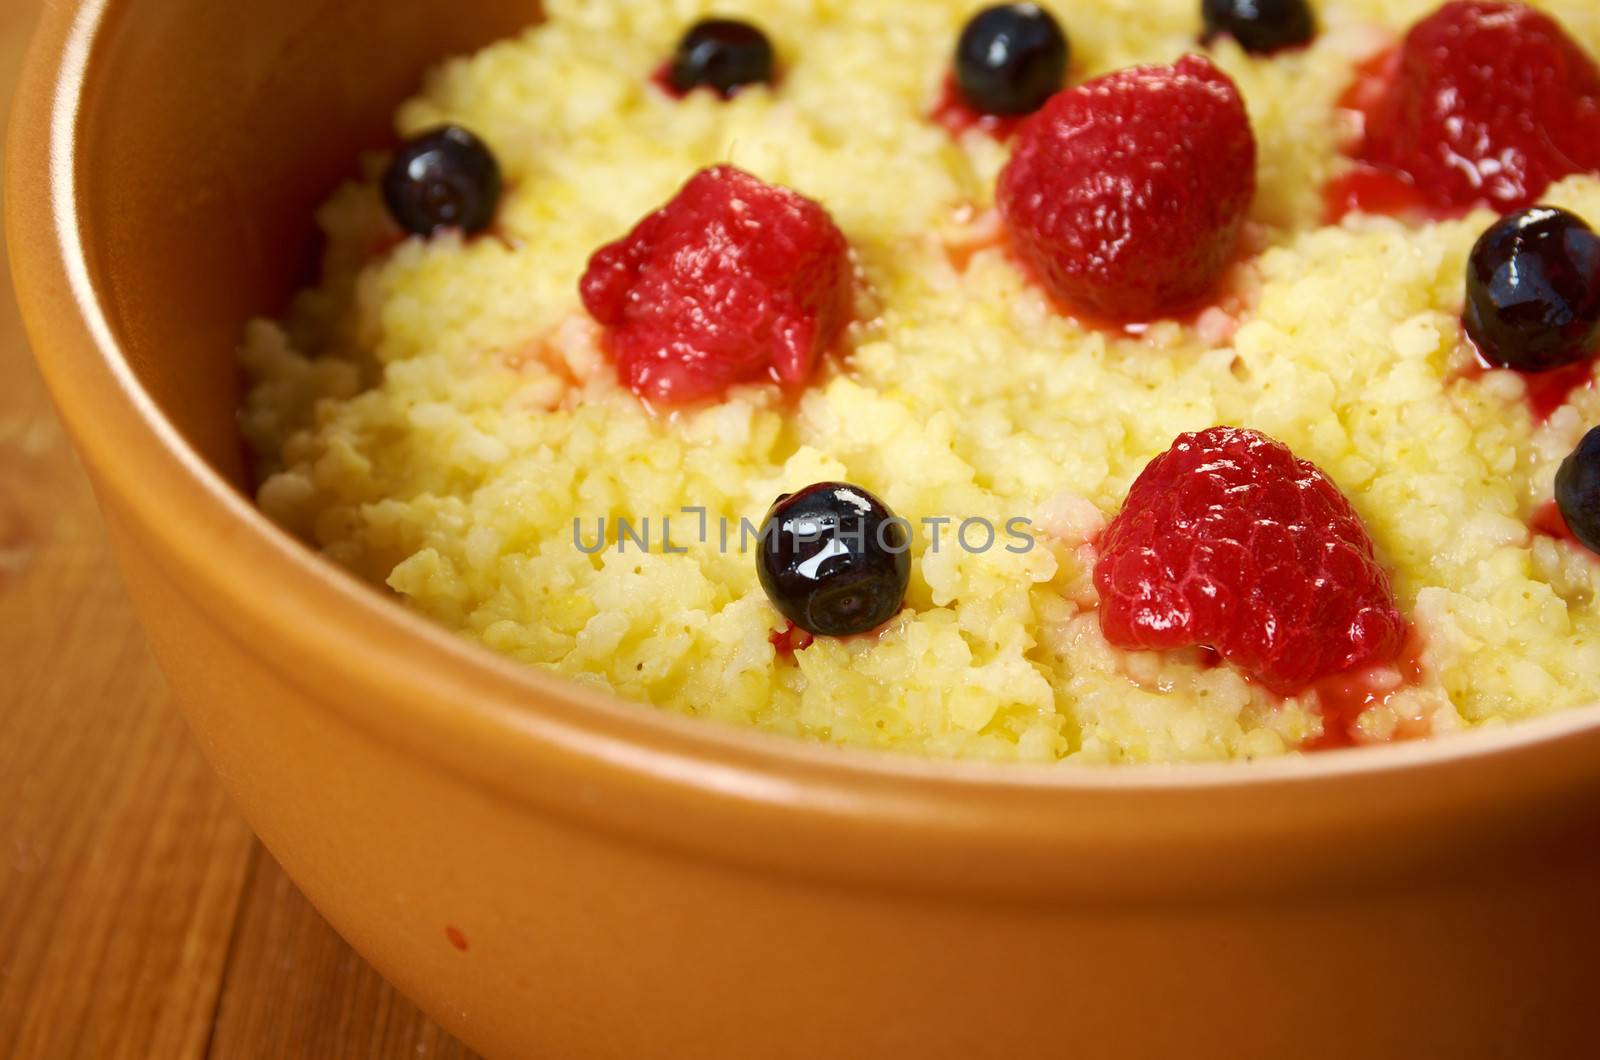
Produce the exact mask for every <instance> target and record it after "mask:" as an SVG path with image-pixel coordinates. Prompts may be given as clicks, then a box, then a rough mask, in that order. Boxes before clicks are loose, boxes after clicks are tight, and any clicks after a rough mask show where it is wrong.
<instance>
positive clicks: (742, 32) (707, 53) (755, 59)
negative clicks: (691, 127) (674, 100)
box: [668, 18, 774, 99]
mask: <svg viewBox="0 0 1600 1060" xmlns="http://www.w3.org/2000/svg"><path fill="white" fill-rule="evenodd" d="M773 66H774V59H773V55H772V42H771V41H769V40H768V39H767V35H766V34H765V33H762V32H761V31H760V30H759V29H757V28H756V27H755V26H752V25H750V23H748V22H738V21H736V20H734V19H730V18H708V19H705V20H704V21H701V22H697V23H695V24H694V25H693V26H691V27H689V32H687V33H685V34H684V35H683V39H682V40H681V41H679V42H678V50H677V52H676V53H675V54H674V55H673V57H672V70H671V72H670V74H669V75H668V80H669V81H670V82H671V84H672V87H673V88H675V89H677V90H678V91H679V92H689V91H691V90H693V89H696V88H701V87H709V88H714V89H716V90H717V92H718V93H719V94H721V95H722V97H723V98H724V99H726V98H727V97H728V96H731V95H733V93H734V91H735V90H737V89H739V88H742V87H744V86H745V85H756V84H771V83H772V71H773Z"/></svg>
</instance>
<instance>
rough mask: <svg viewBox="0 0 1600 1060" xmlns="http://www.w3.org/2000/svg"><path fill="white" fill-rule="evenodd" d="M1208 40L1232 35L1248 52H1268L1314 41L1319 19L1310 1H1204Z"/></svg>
mask: <svg viewBox="0 0 1600 1060" xmlns="http://www.w3.org/2000/svg"><path fill="white" fill-rule="evenodd" d="M1200 15H1201V17H1202V18H1203V19H1205V24H1206V31H1205V36H1204V38H1203V39H1204V40H1206V41H1210V40H1211V39H1212V38H1213V37H1217V36H1224V35H1225V36H1229V37H1232V38H1233V39H1234V40H1236V41H1238V42H1239V47H1241V48H1243V49H1244V50H1245V51H1247V52H1255V53H1257V54H1266V53H1267V52H1275V51H1278V50H1279V49H1280V48H1294V47H1298V46H1299V45H1302V44H1310V43H1311V38H1312V37H1314V36H1316V35H1317V20H1316V18H1314V17H1313V16H1312V14H1311V7H1310V5H1309V4H1307V3H1306V0H1201V2H1200Z"/></svg>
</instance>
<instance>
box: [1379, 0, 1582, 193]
mask: <svg viewBox="0 0 1600 1060" xmlns="http://www.w3.org/2000/svg"><path fill="white" fill-rule="evenodd" d="M1359 157H1360V158H1361V160H1362V161H1364V162H1368V163H1371V164H1373V165H1377V166H1382V167H1386V168H1389V169H1396V170H1400V171H1401V172H1403V173H1405V174H1407V175H1408V176H1409V177H1410V178H1411V179H1412V181H1413V182H1414V183H1415V184H1416V185H1417V187H1418V188H1419V189H1420V190H1421V192H1422V194H1423V195H1424V196H1426V197H1427V198H1428V199H1429V201H1430V202H1431V204H1432V205H1434V206H1436V207H1439V208H1441V209H1445V210H1461V209H1465V208H1467V207H1470V206H1475V205H1478V204H1480V203H1487V204H1488V205H1491V206H1493V207H1495V208H1496V209H1499V210H1500V211H1501V212H1508V211H1511V210H1516V209H1521V208H1522V207H1525V206H1531V205H1533V203H1535V202H1536V201H1537V200H1538V199H1539V196H1541V195H1542V194H1544V190H1545V189H1546V188H1548V187H1549V186H1550V183H1551V182H1552V181H1555V180H1559V179H1561V178H1562V177H1565V176H1567V175H1569V174H1572V173H1580V172H1590V171H1595V170H1600V71H1597V70H1596V68H1595V64H1594V63H1593V62H1592V61H1591V60H1590V59H1589V57H1588V56H1587V55H1585V54H1584V53H1583V50H1582V49H1581V48H1579V47H1578V45H1577V44H1575V43H1573V41H1572V39H1571V38H1570V37H1568V36H1567V34H1566V32H1565V31H1564V30H1563V29H1562V28H1561V26H1560V24H1558V23H1557V22H1556V21H1555V20H1554V19H1552V18H1550V16H1548V15H1545V14H1543V13H1541V12H1538V11H1535V10H1533V9H1532V8H1528V7H1524V6H1522V5H1521V4H1502V3H1479V2H1476V0H1473V2H1457V3H1449V4H1445V5H1444V6H1443V7H1441V8H1439V10H1437V11H1435V12H1434V13H1433V14H1432V15H1430V16H1428V17H1427V18H1425V19H1423V20H1422V21H1421V22H1418V23H1417V24H1416V25H1415V26H1413V27H1412V28H1411V31H1410V32H1409V33H1407V34H1406V38H1405V42H1404V43H1403V44H1402V45H1401V48H1400V57H1399V65H1398V72H1397V74H1396V76H1395V80H1394V82H1393V84H1392V85H1391V86H1390V88H1389V90H1388V92H1387V93H1386V94H1385V95H1384V97H1383V98H1382V99H1381V100H1380V101H1379V102H1378V105H1377V106H1376V107H1375V108H1374V109H1373V110H1372V112H1371V113H1370V114H1369V116H1368V119H1367V130H1366V141H1365V143H1364V144H1363V145H1362V148H1361V151H1360V156H1359Z"/></svg>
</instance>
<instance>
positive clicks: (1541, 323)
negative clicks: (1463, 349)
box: [1462, 206, 1600, 372]
mask: <svg viewBox="0 0 1600 1060" xmlns="http://www.w3.org/2000/svg"><path fill="white" fill-rule="evenodd" d="M1462 323H1463V325H1464V326H1465V327H1466V331H1467V335H1468V337H1469V338H1471V339H1472V341H1473V343H1474V344H1475V345H1476V346H1477V347H1478V352H1479V353H1480V354H1481V355H1482V356H1483V359H1484V360H1485V361H1487V362H1489V363H1490V364H1492V365H1495V366H1496V367H1498V368H1515V369H1517V370H1518V371H1522V372H1544V371H1549V370H1550V369H1552V368H1560V367H1562V366H1563V365H1567V364H1572V363H1575V362H1577V361H1580V360H1583V359H1584V358H1586V357H1590V356H1592V355H1593V354H1594V353H1595V351H1596V349H1597V348H1600V236H1597V235H1595V233H1594V230H1593V229H1591V228H1590V227H1589V226H1588V225H1587V224H1585V223H1584V222H1583V219H1582V218H1579V217H1575V216H1573V215H1572V214H1570V213H1568V212H1567V211H1565V210H1561V209H1557V208H1555V207H1551V206H1535V207H1533V208H1532V209H1528V210H1523V211H1521V212H1519V213H1514V214H1512V215H1511V216H1509V217H1506V218H1503V219H1502V220H1500V221H1497V222H1496V223H1495V224H1493V225H1491V226H1490V227H1489V229H1488V230H1487V231H1485V232H1484V233H1483V235H1481V236H1479V237H1478V242H1477V243H1476V244H1475V245H1474V246H1473V248H1472V254H1471V256H1470V257H1469V258H1468V259H1467V305H1466V311H1465V312H1464V313H1463V314H1462Z"/></svg>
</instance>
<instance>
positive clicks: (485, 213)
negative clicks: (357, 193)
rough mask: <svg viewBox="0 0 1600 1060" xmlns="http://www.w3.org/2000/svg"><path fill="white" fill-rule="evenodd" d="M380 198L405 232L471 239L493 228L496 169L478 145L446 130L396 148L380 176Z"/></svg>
mask: <svg viewBox="0 0 1600 1060" xmlns="http://www.w3.org/2000/svg"><path fill="white" fill-rule="evenodd" d="M383 198H384V202H385V203H387V204H388V207H389V213H390V215H391V216H393V217H394V219H395V221H396V222H397V223H398V224H399V225H400V227H401V228H404V229H405V230H406V231H407V232H411V233H413V234H415V235H419V236H431V235H433V234H434V233H435V232H437V231H439V230H440V229H442V228H459V229H461V230H462V231H463V232H465V233H467V234H468V235H472V234H474V233H477V232H481V231H483V230H484V229H485V228H488V227H489V226H490V225H491V224H493V223H494V216H495V211H496V210H498V209H499V208H500V163H499V162H497V161H496V160H495V157H494V153H493V152H492V151H490V150H489V148H488V146H487V145H486V144H485V143H484V142H483V141H482V140H480V139H478V138H477V137H476V136H474V135H472V133H470V132H468V131H467V130H465V129H463V128H461V127H459V126H456V125H447V126H445V127H444V128H442V129H435V130H434V131H433V132H430V133H427V134H425V135H422V136H419V137H417V138H416V139H414V140H410V141H408V142H407V143H406V144H405V146H403V147H401V148H400V150H399V152H398V153H397V154H396V155H395V156H394V161H393V162H391V163H389V169H388V171H387V172H385V173H384V175H383Z"/></svg>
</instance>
